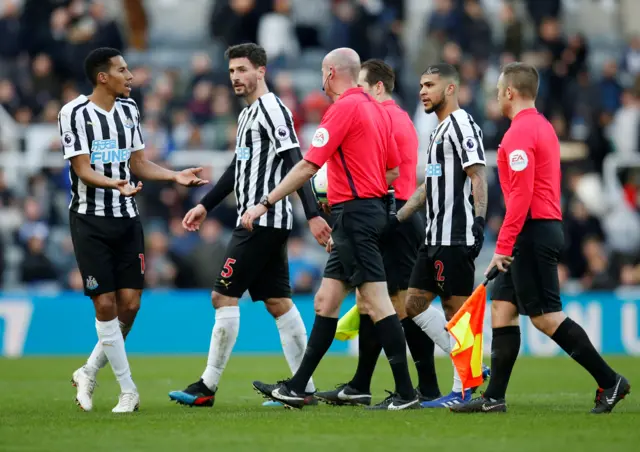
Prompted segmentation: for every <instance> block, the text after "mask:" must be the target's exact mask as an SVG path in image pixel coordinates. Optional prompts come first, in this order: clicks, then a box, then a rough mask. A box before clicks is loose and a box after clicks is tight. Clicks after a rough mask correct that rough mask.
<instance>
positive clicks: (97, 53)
mask: <svg viewBox="0 0 640 452" xmlns="http://www.w3.org/2000/svg"><path fill="white" fill-rule="evenodd" d="M117 56H122V54H121V53H120V51H119V50H117V49H112V48H111V47H100V48H98V49H95V50H92V51H91V52H90V53H89V55H87V58H85V60H84V73H85V74H86V76H87V78H88V79H89V81H90V82H91V84H92V85H93V86H97V85H98V74H99V73H100V72H108V71H109V68H110V67H111V58H113V57H117Z"/></svg>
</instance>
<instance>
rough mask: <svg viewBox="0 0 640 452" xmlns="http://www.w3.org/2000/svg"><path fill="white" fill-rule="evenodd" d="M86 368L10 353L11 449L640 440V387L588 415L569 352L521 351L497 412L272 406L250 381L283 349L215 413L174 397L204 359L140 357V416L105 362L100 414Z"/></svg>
mask: <svg viewBox="0 0 640 452" xmlns="http://www.w3.org/2000/svg"><path fill="white" fill-rule="evenodd" d="M610 362H611V364H612V365H613V366H614V367H615V368H616V369H617V370H618V371H620V372H621V373H623V374H625V375H626V376H627V378H629V380H630V381H631V382H632V384H633V383H634V382H640V360H638V358H611V359H610ZM81 364H82V359H81V358H29V359H20V360H7V359H0V451H16V450H20V451H26V450H46V451H58V450H60V451H75V450H91V451H92V452H93V451H109V452H112V451H154V452H158V451H165V450H167V451H169V450H171V451H178V450H184V451H191V450H217V451H256V452H257V451H268V450H273V451H276V450H277V451H301V452H309V451H316V450H318V451H325V452H337V451H347V452H354V451H360V450H362V451H367V452H372V451H392V452H400V451H405V450H432V451H434V450H442V451H446V452H450V451H465V452H479V451H492V452H499V451H519V452H522V451H549V452H551V451H558V450H560V451H562V450H563V449H564V450H566V451H569V450H571V451H591V450H598V451H601V450H611V451H630V450H638V449H637V447H638V442H639V441H640V402H639V401H640V397H634V394H632V395H631V396H630V397H629V398H627V400H624V401H623V402H621V403H620V405H618V407H617V408H616V411H615V412H614V413H613V414H612V415H605V416H594V415H590V414H588V411H589V409H591V407H592V400H593V391H594V389H595V387H594V384H593V383H592V381H591V379H590V377H589V376H588V375H586V374H585V372H584V371H583V370H582V369H581V368H580V367H578V366H577V365H576V364H575V363H573V362H572V361H571V360H569V359H567V358H553V359H534V358H526V359H525V358H522V359H520V360H519V361H518V363H517V364H516V368H515V370H514V376H513V378H512V382H511V387H510V390H509V394H508V396H509V397H508V403H509V412H508V413H507V414H493V415H454V414H452V413H450V412H448V411H445V410H416V411H407V412H404V411H403V412H367V411H364V410H363V409H358V408H346V407H343V408H334V407H328V406H319V407H308V408H305V409H304V410H303V411H288V410H284V409H282V408H267V407H262V406H261V403H262V401H263V399H261V398H260V397H259V396H258V395H257V394H256V393H254V392H253V389H252V388H251V381H252V380H254V379H260V380H263V381H267V382H273V381H275V380H277V379H280V378H282V377H284V376H286V373H287V372H286V365H285V363H284V359H283V358H281V357H276V356H257V357H253V356H233V357H232V358H231V361H230V363H229V367H228V368H227V371H226V373H225V375H224V377H223V380H222V382H221V388H220V391H219V392H218V398H217V400H216V405H215V407H214V408H212V409H211V408H187V407H183V406H178V405H175V404H173V403H171V402H169V400H168V397H167V392H168V391H170V390H173V389H182V388H183V387H184V386H185V385H187V384H188V383H191V382H192V381H194V379H197V378H198V376H199V375H200V373H201V371H202V368H203V366H204V364H205V358H204V357H202V356H197V357H153V358H151V357H133V358H132V359H131V365H132V369H133V374H134V378H135V381H136V383H137V385H138V388H139V390H140V393H141V410H140V412H138V413H134V414H132V415H120V416H116V415H113V414H112V413H111V408H113V406H115V404H116V402H117V394H118V390H117V385H116V383H115V381H114V378H113V374H112V373H111V370H109V369H105V370H104V371H102V373H101V375H100V378H99V387H98V388H97V389H96V393H95V398H94V411H93V412H91V413H84V412H80V411H79V409H78V408H77V407H76V406H75V405H74V403H73V399H74V389H73V388H72V387H71V385H70V384H69V379H70V376H71V373H72V371H73V370H74V369H75V368H77V367H78V366H79V365H81ZM354 366H355V360H354V359H353V358H345V357H328V358H326V359H325V361H323V363H322V364H321V366H320V368H319V369H318V372H317V374H316V383H317V385H318V386H319V387H320V388H322V389H326V388H330V387H333V385H334V384H336V383H340V382H343V381H346V380H348V379H349V377H350V376H351V373H352V372H353V370H354ZM437 366H438V369H439V371H440V372H439V377H440V386H441V389H442V390H443V391H445V390H448V389H449V388H450V378H451V371H450V367H451V366H450V364H448V363H447V362H446V361H445V360H439V361H438V363H437ZM378 367H379V368H378V373H377V374H376V377H375V378H374V388H373V389H374V398H375V400H378V399H381V398H383V396H384V395H385V394H384V392H383V389H385V388H388V389H392V380H391V377H390V372H389V370H388V366H387V365H386V363H385V362H384V361H383V360H381V361H380V362H379V365H378ZM637 384H638V383H637Z"/></svg>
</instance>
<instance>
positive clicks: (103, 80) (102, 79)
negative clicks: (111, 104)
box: [98, 72, 107, 83]
mask: <svg viewBox="0 0 640 452" xmlns="http://www.w3.org/2000/svg"><path fill="white" fill-rule="evenodd" d="M98 82H100V83H107V73H106V72H98Z"/></svg>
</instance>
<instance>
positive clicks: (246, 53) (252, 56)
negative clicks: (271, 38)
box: [224, 42, 267, 68]
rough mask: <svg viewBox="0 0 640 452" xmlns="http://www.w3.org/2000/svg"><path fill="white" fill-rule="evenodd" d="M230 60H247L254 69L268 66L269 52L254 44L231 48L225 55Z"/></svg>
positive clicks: (249, 43)
mask: <svg viewBox="0 0 640 452" xmlns="http://www.w3.org/2000/svg"><path fill="white" fill-rule="evenodd" d="M224 57H225V58H226V59H228V60H232V59H234V58H247V59H248V60H249V61H250V62H251V64H253V66H254V67H256V68H258V67H260V66H265V67H266V66H267V52H266V51H265V50H264V48H263V47H260V46H259V45H258V44H254V43H253V42H248V43H245V44H238V45H235V46H231V47H229V48H228V49H227V51H226V52H225V53H224Z"/></svg>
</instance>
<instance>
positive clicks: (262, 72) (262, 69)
mask: <svg viewBox="0 0 640 452" xmlns="http://www.w3.org/2000/svg"><path fill="white" fill-rule="evenodd" d="M266 73H267V68H266V67H264V66H260V67H258V79H259V80H264V75H265V74H266Z"/></svg>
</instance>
